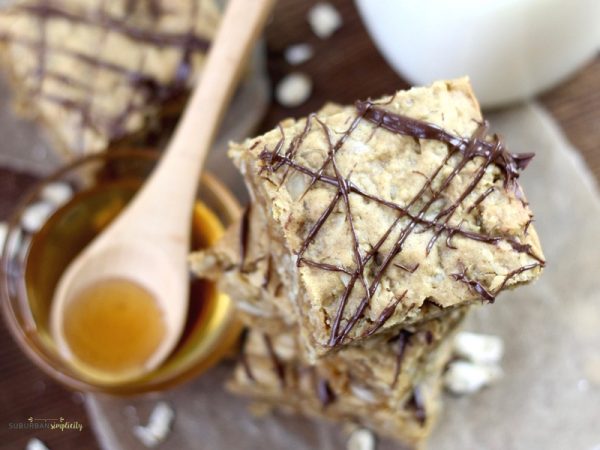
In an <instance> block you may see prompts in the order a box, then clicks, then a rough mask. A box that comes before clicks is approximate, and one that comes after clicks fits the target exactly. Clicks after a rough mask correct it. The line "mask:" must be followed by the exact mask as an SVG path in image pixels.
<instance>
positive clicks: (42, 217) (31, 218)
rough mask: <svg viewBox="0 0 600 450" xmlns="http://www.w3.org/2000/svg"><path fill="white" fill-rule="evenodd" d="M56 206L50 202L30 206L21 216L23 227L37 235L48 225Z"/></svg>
mask: <svg viewBox="0 0 600 450" xmlns="http://www.w3.org/2000/svg"><path fill="white" fill-rule="evenodd" d="M54 209H55V206H54V205H51V204H50V203H48V202H38V203H34V204H33V205H31V206H28V207H27V208H26V209H25V212H23V215H22V216H21V225H22V226H23V228H24V229H25V231H28V232H29V233H35V232H37V231H39V229H40V228H42V226H43V225H44V224H45V223H46V220H48V218H49V217H50V215H51V214H52V213H53V212H54Z"/></svg>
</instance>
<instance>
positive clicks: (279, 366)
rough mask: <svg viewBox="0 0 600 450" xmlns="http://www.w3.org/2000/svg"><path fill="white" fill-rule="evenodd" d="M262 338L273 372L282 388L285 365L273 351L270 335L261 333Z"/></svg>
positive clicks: (283, 385)
mask: <svg viewBox="0 0 600 450" xmlns="http://www.w3.org/2000/svg"><path fill="white" fill-rule="evenodd" d="M263 340H264V342H265V347H266V349H267V353H268V354H269V358H271V363H272V364H273V370H274V371H275V374H277V378H278V379H279V384H280V385H281V387H282V388H284V387H285V367H284V365H283V363H282V362H281V360H280V359H279V357H278V356H277V353H275V349H274V348H273V342H272V341H271V337H270V336H269V335H268V334H264V333H263Z"/></svg>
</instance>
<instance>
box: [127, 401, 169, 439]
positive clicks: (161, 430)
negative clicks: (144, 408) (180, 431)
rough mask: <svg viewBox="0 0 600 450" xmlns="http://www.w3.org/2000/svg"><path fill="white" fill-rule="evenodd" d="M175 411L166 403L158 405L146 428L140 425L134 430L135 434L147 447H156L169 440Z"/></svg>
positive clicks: (151, 414)
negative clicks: (168, 436)
mask: <svg viewBox="0 0 600 450" xmlns="http://www.w3.org/2000/svg"><path fill="white" fill-rule="evenodd" d="M174 418H175V411H173V408H171V407H170V406H169V405H168V404H167V403H166V402H159V403H157V404H156V406H155V407H154V409H153V410H152V413H150V417H149V419H148V424H147V425H146V426H142V425H138V426H135V427H134V428H133V434H134V435H135V436H136V437H137V438H138V439H139V440H140V442H141V443H142V444H144V445H145V446H146V447H155V446H156V445H158V444H160V443H161V442H162V441H164V440H165V439H166V438H167V435H168V434H169V432H170V431H171V424H172V423H173V419H174Z"/></svg>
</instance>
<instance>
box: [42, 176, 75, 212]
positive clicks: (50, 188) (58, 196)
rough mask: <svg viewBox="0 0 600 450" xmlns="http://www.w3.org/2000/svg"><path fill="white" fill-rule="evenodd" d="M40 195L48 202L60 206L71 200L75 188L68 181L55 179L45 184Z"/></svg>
mask: <svg viewBox="0 0 600 450" xmlns="http://www.w3.org/2000/svg"><path fill="white" fill-rule="evenodd" d="M40 196H41V197H42V199H44V200H45V201H47V202H48V203H51V204H53V205H54V206H56V207H59V206H62V205H64V204H65V203H67V202H68V201H69V200H71V197H73V189H72V188H71V186H69V184H67V183H64V182H61V181H55V182H54V183H49V184H47V185H46V186H44V188H43V189H42V192H41V193H40Z"/></svg>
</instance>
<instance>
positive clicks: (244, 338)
mask: <svg viewBox="0 0 600 450" xmlns="http://www.w3.org/2000/svg"><path fill="white" fill-rule="evenodd" d="M248 334H249V330H248V328H244V330H243V331H242V334H241V336H240V353H239V355H238V359H239V362H240V363H241V365H242V367H243V368H244V373H245V374H246V377H247V378H248V379H249V380H252V381H256V378H255V377H254V373H253V372H252V368H251V367H250V363H249V362H248V356H247V355H246V344H247V343H248Z"/></svg>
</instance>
